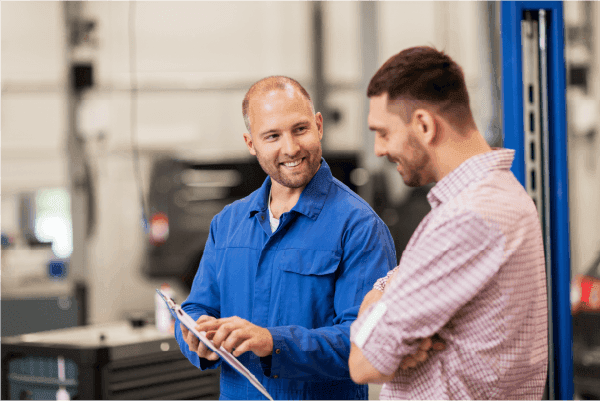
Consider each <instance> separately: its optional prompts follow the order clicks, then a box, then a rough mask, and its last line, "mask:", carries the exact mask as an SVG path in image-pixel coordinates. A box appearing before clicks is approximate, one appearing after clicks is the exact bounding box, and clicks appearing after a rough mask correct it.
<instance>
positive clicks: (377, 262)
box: [261, 216, 396, 381]
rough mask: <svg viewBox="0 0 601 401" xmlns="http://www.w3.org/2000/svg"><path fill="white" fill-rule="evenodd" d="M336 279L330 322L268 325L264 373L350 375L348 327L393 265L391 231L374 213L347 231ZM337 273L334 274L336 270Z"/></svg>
mask: <svg viewBox="0 0 601 401" xmlns="http://www.w3.org/2000/svg"><path fill="white" fill-rule="evenodd" d="M345 237H346V238H345V239H344V244H343V252H344V254H343V257H342V258H341V261H340V265H339V269H338V272H339V275H338V278H337V280H336V284H335V286H336V287H335V295H334V309H335V313H336V316H335V318H334V321H333V325H332V326H328V327H321V328H315V329H308V328H305V327H301V326H280V327H271V328H268V330H269V331H270V333H271V335H272V337H273V344H274V346H273V353H272V355H271V356H270V357H268V358H262V359H261V362H262V367H263V373H264V374H265V375H267V376H270V377H274V378H275V377H280V378H286V379H295V380H319V381H323V380H328V379H330V380H349V379H350V373H349V366H348V357H349V354H350V326H351V323H352V322H353V321H354V320H355V319H356V318H357V313H358V312H359V307H360V306H361V302H362V301H363V298H364V297H365V294H366V293H367V292H368V291H369V290H371V287H372V285H373V283H374V282H375V281H376V279H377V278H379V277H382V276H384V275H385V274H386V272H388V271H389V270H390V269H391V268H392V267H394V266H395V264H396V255H395V248H394V244H393V240H392V236H391V235H390V232H389V231H388V228H387V227H386V225H385V224H384V223H383V222H382V221H381V220H380V219H379V218H377V217H376V216H373V218H370V219H369V220H368V219H366V220H364V221H363V222H361V223H360V224H358V225H356V226H355V227H352V228H351V229H350V230H348V231H347V234H346V235H345ZM337 274H338V273H337Z"/></svg>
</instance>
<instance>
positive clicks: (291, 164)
mask: <svg viewBox="0 0 601 401" xmlns="http://www.w3.org/2000/svg"><path fill="white" fill-rule="evenodd" d="M302 161H303V159H298V160H294V161H291V162H288V163H282V164H283V165H284V166H286V167H289V168H292V167H296V166H298V165H299V164H301V162H302Z"/></svg>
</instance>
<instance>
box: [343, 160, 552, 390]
mask: <svg viewBox="0 0 601 401" xmlns="http://www.w3.org/2000/svg"><path fill="white" fill-rule="evenodd" d="M513 154H514V151H512V150H508V149H500V150H494V151H491V152H487V153H484V154H481V155H477V156H474V157H472V158H470V159H469V160H467V161H465V162H464V163H462V164H461V165H460V166H459V167H458V168H456V169H455V170H453V171H452V172H451V173H450V174H448V175H447V176H446V177H444V178H443V179H442V180H441V181H440V182H438V183H437V184H436V186H434V187H433V188H432V190H431V191H430V192H429V193H428V201H429V202H430V204H431V206H432V210H431V212H430V213H429V214H428V215H427V216H426V217H425V218H424V220H423V221H422V222H421V223H420V225H419V227H418V228H417V229H416V231H415V233H414V234H413V236H412V237H411V240H410V242H409V244H408V245H407V248H406V250H405V251H404V252H403V255H402V257H401V260H400V263H399V266H397V267H396V268H395V269H394V270H392V271H391V272H390V273H389V274H388V275H387V276H385V277H382V278H381V279H379V280H378V281H377V282H376V284H375V285H374V288H378V289H380V290H383V289H384V285H385V283H386V281H387V279H388V277H390V274H392V272H394V271H397V270H398V271H399V274H398V275H397V276H396V277H395V278H394V280H393V281H391V282H390V283H389V284H388V286H387V288H386V290H385V292H384V295H383V296H382V298H381V299H380V301H379V302H377V303H375V304H374V305H371V306H370V308H369V309H367V310H366V311H365V312H364V313H363V314H362V315H361V316H360V317H359V318H358V319H357V320H356V321H355V322H354V323H353V325H352V326H351V341H352V342H353V343H355V344H356V345H357V346H358V347H359V348H360V349H361V351H362V353H363V355H364V356H365V357H366V358H367V360H369V362H370V363H371V364H372V366H373V367H375V368H376V369H377V370H378V371H380V372H381V373H383V374H385V375H390V374H392V373H395V375H394V378H393V379H392V380H391V381H390V382H388V383H386V384H384V386H383V388H382V391H381V393H380V398H382V399H393V398H394V399H399V398H400V399H534V398H536V399H539V400H540V399H541V397H542V394H543V389H544V385H545V379H546V374H547V361H548V354H547V348H548V345H547V292H546V278H545V261H544V253H543V241H542V235H541V226H540V222H539V219H538V214H537V211H536V208H535V205H534V203H533V201H532V199H530V197H529V196H528V195H527V193H526V192H525V190H524V188H523V187H522V186H521V185H520V183H519V182H518V181H517V180H516V178H515V177H514V175H513V174H512V173H511V171H510V170H509V168H510V167H511V163H512V161H513ZM435 333H438V334H439V335H440V337H442V339H443V340H444V341H445V343H446V349H445V350H444V351H431V352H430V354H429V358H428V360H427V361H426V362H424V363H421V364H419V365H418V366H417V367H416V368H414V369H410V370H407V371H401V370H400V369H399V365H400V363H401V360H402V359H403V357H404V356H407V355H410V354H413V353H414V352H415V351H416V350H417V347H418V345H419V343H420V339H423V338H426V337H430V336H432V335H433V334H435Z"/></svg>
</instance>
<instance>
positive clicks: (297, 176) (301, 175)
mask: <svg viewBox="0 0 601 401" xmlns="http://www.w3.org/2000/svg"><path fill="white" fill-rule="evenodd" d="M257 160H258V161H259V165H260V166H261V168H262V169H263V171H265V173H267V175H269V177H271V179H272V180H274V181H275V182H277V183H278V184H280V185H282V186H284V187H286V188H293V189H294V188H302V187H304V186H306V185H307V184H308V183H309V182H310V181H311V179H312V178H313V176H315V174H316V173H317V170H319V166H320V163H321V150H320V151H319V152H315V153H313V154H311V153H308V154H307V155H306V156H305V159H304V160H303V163H305V164H306V166H305V168H304V169H303V170H302V171H299V172H298V173H292V174H286V171H285V169H286V167H285V166H282V165H281V164H280V163H279V162H277V161H276V162H272V161H270V160H265V159H263V158H262V157H261V156H260V155H259V154H258V153H257Z"/></svg>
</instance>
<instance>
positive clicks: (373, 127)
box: [369, 124, 387, 131]
mask: <svg viewBox="0 0 601 401" xmlns="http://www.w3.org/2000/svg"><path fill="white" fill-rule="evenodd" d="M369 130H370V131H387V129H386V128H384V127H379V126H377V125H373V124H370V125H369Z"/></svg>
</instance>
